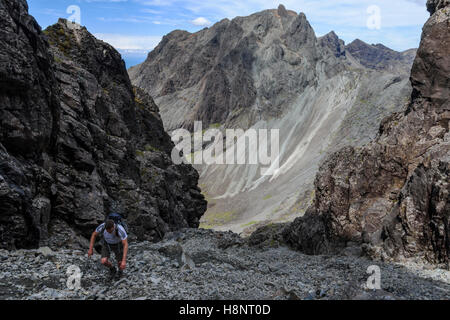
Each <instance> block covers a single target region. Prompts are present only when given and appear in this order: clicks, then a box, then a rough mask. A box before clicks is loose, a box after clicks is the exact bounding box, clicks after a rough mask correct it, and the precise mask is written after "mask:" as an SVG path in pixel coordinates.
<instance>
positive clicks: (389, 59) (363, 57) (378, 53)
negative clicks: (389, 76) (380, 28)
mask: <svg viewBox="0 0 450 320" xmlns="http://www.w3.org/2000/svg"><path fill="white" fill-rule="evenodd" d="M345 50H346V51H347V52H349V53H351V55H352V56H353V57H354V58H356V59H357V60H358V62H359V63H361V64H362V65H363V66H364V67H366V68H369V69H374V70H391V71H392V70H398V69H400V70H401V69H404V66H405V65H407V66H408V65H411V63H412V60H413V59H414V56H415V55H414V54H413V55H411V54H409V51H405V52H397V51H394V50H392V49H389V48H388V47H386V46H384V45H382V44H375V45H370V44H367V43H365V42H364V41H361V40H359V39H357V40H355V41H353V42H352V43H350V44H348V45H347V46H346V47H345ZM413 51H414V52H415V50H413ZM403 71H406V72H409V71H410V70H403Z"/></svg>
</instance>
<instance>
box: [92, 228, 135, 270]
mask: <svg viewBox="0 0 450 320" xmlns="http://www.w3.org/2000/svg"><path fill="white" fill-rule="evenodd" d="M101 233H103V241H102V252H101V253H102V260H101V262H102V265H104V266H105V267H108V268H109V269H110V272H111V276H114V275H115V274H116V267H114V266H113V265H112V263H111V262H109V259H110V258H111V252H114V255H115V256H116V260H117V262H118V266H119V273H118V276H119V277H121V276H122V274H123V270H125V268H126V265H127V262H126V261H127V254H128V240H127V238H128V235H127V232H126V231H125V228H124V227H123V226H121V225H120V224H119V223H115V222H114V221H113V220H111V219H108V220H107V221H106V222H105V223H103V224H101V225H100V226H98V228H97V229H96V230H95V231H94V233H93V234H92V236H91V243H90V247H89V253H88V256H89V257H91V256H92V255H93V254H94V244H95V239H96V238H97V236H98V235H99V234H101Z"/></svg>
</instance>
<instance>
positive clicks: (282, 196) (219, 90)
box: [129, 6, 415, 232]
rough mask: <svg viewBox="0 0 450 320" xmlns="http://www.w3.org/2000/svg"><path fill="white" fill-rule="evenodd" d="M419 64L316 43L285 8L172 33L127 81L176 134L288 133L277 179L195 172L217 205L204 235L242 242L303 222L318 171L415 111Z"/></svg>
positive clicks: (218, 168)
mask: <svg viewBox="0 0 450 320" xmlns="http://www.w3.org/2000/svg"><path fill="white" fill-rule="evenodd" d="M414 55H415V50H410V51H407V52H404V53H399V52H395V51H393V50H390V49H388V48H386V47H384V46H381V45H369V44H365V43H363V42H362V41H355V42H353V43H352V44H349V45H347V46H346V45H345V43H344V42H343V41H342V40H340V39H339V38H338V36H337V35H336V34H335V33H334V32H330V33H329V34H327V35H325V36H323V37H320V38H317V37H316V35H315V33H314V30H313V29H312V27H311V25H310V24H309V22H308V20H307V19H306V16H305V15H304V14H303V13H300V14H297V13H295V12H293V11H287V10H286V9H285V7H284V6H280V7H279V8H278V10H266V11H262V12H259V13H255V14H253V15H251V16H248V17H237V18H235V19H233V20H228V19H225V20H222V21H220V22H219V23H217V24H215V25H214V26H212V27H211V28H206V29H203V30H201V31H199V32H197V33H193V34H191V33H189V32H186V31H180V30H177V31H174V32H172V33H170V34H168V35H167V36H165V37H164V38H163V40H162V41H161V43H160V44H159V45H158V46H157V47H156V48H155V50H153V51H152V52H151V53H150V54H149V56H148V59H147V61H146V62H144V63H143V64H141V65H139V66H136V67H133V68H131V69H130V70H129V74H130V78H131V80H132V82H133V84H134V85H136V86H138V87H141V88H142V89H143V90H145V91H146V92H148V93H150V94H151V95H152V96H153V97H154V98H155V101H156V102H157V104H158V105H159V106H160V109H161V115H162V118H163V122H164V125H165V128H166V129H167V130H168V131H172V130H174V129H178V128H180V127H184V128H187V129H193V124H194V121H196V120H198V121H202V123H203V130H206V129H208V127H210V128H215V129H219V130H222V131H224V129H230V128H240V129H244V130H246V129H249V128H251V129H256V130H258V129H269V130H270V129H277V130H279V136H280V146H279V147H280V153H281V154H280V157H279V160H280V170H279V172H278V173H277V174H276V175H275V176H273V177H267V176H261V175H260V174H259V172H260V169H261V166H259V165H226V166H223V165H198V166H195V167H196V169H198V171H199V172H200V184H201V186H202V189H203V190H204V193H205V195H206V197H207V198H208V200H209V207H208V211H207V213H206V214H205V215H204V217H203V220H202V222H203V224H202V226H204V227H207V228H214V229H216V230H233V231H235V232H242V231H244V230H248V231H252V230H253V229H254V227H255V226H258V225H259V224H261V223H263V224H266V223H270V222H274V221H275V222H280V221H292V220H293V219H295V218H296V217H299V216H301V215H303V214H304V213H305V211H306V209H307V208H308V207H309V205H310V204H311V203H312V200H313V198H314V191H313V189H314V188H313V182H314V177H315V174H316V173H317V170H318V167H319V164H320V163H321V161H323V160H324V159H325V158H326V156H327V155H328V154H331V153H333V152H335V151H337V150H339V149H341V148H342V147H345V146H349V145H350V146H354V147H356V146H362V145H364V144H366V143H368V142H369V141H371V140H372V139H374V138H375V137H376V134H377V132H378V127H379V123H380V122H381V120H382V119H383V118H384V117H386V116H388V115H390V114H391V113H393V112H398V111H401V110H403V109H405V108H406V107H407V104H408V100H409V99H410V96H411V85H410V82H409V74H410V68H411V65H412V61H413V56H414ZM195 151H196V152H198V151H199V150H195ZM194 155H195V154H194ZM245 156H246V157H247V158H248V153H246V154H245Z"/></svg>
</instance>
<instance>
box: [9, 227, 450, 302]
mask: <svg viewBox="0 0 450 320" xmlns="http://www.w3.org/2000/svg"><path fill="white" fill-rule="evenodd" d="M169 235H170V234H169ZM176 239H177V240H174V239H172V240H163V241H162V242H161V243H158V244H151V243H149V242H142V243H133V244H131V246H130V254H129V261H128V267H127V270H126V271H125V276H124V277H123V278H121V279H115V280H110V279H109V276H108V273H109V272H108V271H107V270H106V269H105V268H104V267H103V266H101V265H100V263H99V260H100V256H98V255H95V256H93V257H92V258H91V259H88V258H87V257H86V253H85V252H81V251H76V250H75V251H74V250H58V251H56V252H55V255H54V256H51V257H43V256H41V255H40V254H39V253H37V252H36V250H20V251H17V252H14V251H13V252H8V251H2V250H0V259H3V260H2V271H1V272H0V299H8V300H19V299H20V300H122V299H124V300H128V299H129V300H147V299H148V300H160V299H167V300H171V299H177V300H180V299H184V300H198V299H200V300H213V299H225V300H228V299H231V300H249V299H250V300H341V299H348V300H352V299H355V300H404V299H408V300H448V299H449V298H450V272H449V271H445V270H441V269H428V268H426V267H425V266H423V265H420V264H412V263H411V264H409V265H405V266H402V265H398V264H390V263H377V265H378V266H379V267H380V270H381V279H382V281H381V290H368V288H367V280H368V277H369V275H370V274H368V273H367V270H368V267H369V266H371V265H373V264H374V262H373V261H370V260H367V259H364V258H355V257H345V256H307V255H304V254H302V253H300V252H297V251H293V250H291V249H289V248H287V247H279V248H271V247H265V246H263V247H261V248H256V247H249V246H247V245H246V244H245V243H242V239H240V238H239V236H237V235H236V234H233V233H229V232H227V233H223V232H212V231H206V230H193V229H190V230H183V231H182V232H180V233H178V235H177V236H176ZM173 241H177V243H178V245H179V246H180V247H181V248H182V249H183V252H184V255H185V256H189V257H191V262H190V265H189V266H188V264H184V263H179V261H178V258H177V257H175V256H172V255H171V254H168V255H166V254H165V253H161V251H160V248H161V247H164V246H166V245H168V244H169V243H172V242H173ZM224 242H227V243H234V245H233V246H230V247H228V248H225V249H223V248H220V246H221V244H223V243H224ZM70 266H72V268H73V267H74V266H75V267H78V268H80V272H81V288H80V289H79V290H69V288H68V287H67V283H68V280H69V276H71V275H73V273H70V272H69V274H68V273H67V270H68V268H69V267H70ZM72 270H73V269H72ZM69 283H73V282H70V281H69Z"/></svg>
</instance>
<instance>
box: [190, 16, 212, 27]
mask: <svg viewBox="0 0 450 320" xmlns="http://www.w3.org/2000/svg"><path fill="white" fill-rule="evenodd" d="M191 23H192V24H193V25H196V26H201V27H207V26H209V25H211V21H209V20H208V19H206V18H203V17H199V18H197V19H195V20H192V21H191Z"/></svg>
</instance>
